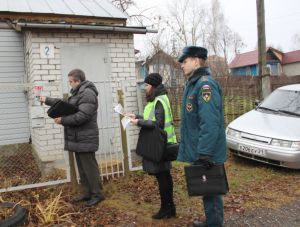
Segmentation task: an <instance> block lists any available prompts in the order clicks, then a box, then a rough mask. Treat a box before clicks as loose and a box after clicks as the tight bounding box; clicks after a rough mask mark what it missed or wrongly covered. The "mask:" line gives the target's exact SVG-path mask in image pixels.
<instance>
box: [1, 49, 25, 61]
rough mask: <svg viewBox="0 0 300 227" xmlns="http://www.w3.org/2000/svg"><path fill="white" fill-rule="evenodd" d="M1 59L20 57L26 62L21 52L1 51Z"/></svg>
mask: <svg viewBox="0 0 300 227" xmlns="http://www.w3.org/2000/svg"><path fill="white" fill-rule="evenodd" d="M0 57H20V58H21V59H23V61H24V53H23V52H21V51H0ZM0 62H2V61H1V60H0Z"/></svg>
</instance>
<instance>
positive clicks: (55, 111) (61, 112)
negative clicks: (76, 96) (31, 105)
mask: <svg viewBox="0 0 300 227" xmlns="http://www.w3.org/2000/svg"><path fill="white" fill-rule="evenodd" d="M77 112H78V108H77V107H76V106H74V105H72V104H70V103H67V102H64V101H62V100H58V101H57V102H56V103H54V105H52V106H51V107H50V108H49V110H48V111H47V114H48V116H49V117H51V118H57V117H61V116H67V115H70V114H74V113H77Z"/></svg>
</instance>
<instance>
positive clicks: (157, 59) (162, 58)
mask: <svg viewBox="0 0 300 227" xmlns="http://www.w3.org/2000/svg"><path fill="white" fill-rule="evenodd" d="M146 63H147V64H149V65H152V64H168V65H172V66H173V67H175V68H177V69H180V68H181V67H180V65H181V64H180V63H179V62H178V61H176V59H175V58H173V57H172V56H171V55H169V54H167V53H165V52H164V51H162V50H159V51H158V52H157V53H155V54H154V55H153V56H151V57H149V58H148V59H147V60H146Z"/></svg>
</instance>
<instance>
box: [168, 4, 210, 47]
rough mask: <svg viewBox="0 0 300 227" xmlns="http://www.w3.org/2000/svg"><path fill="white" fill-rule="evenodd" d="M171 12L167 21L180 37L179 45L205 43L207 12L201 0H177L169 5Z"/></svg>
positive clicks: (172, 30)
mask: <svg viewBox="0 0 300 227" xmlns="http://www.w3.org/2000/svg"><path fill="white" fill-rule="evenodd" d="M169 14H170V15H167V17H166V18H165V23H166V25H167V27H168V28H169V29H170V32H172V33H173V36H174V38H176V39H178V41H179V42H178V47H179V48H182V47H183V46H187V45H204V42H205V41H206V38H205V35H206V33H205V28H206V25H205V23H206V22H207V20H206V14H205V7H204V6H203V4H202V3H201V1H200V0H198V1H193V0H183V1H181V0H176V1H172V5H170V6H169Z"/></svg>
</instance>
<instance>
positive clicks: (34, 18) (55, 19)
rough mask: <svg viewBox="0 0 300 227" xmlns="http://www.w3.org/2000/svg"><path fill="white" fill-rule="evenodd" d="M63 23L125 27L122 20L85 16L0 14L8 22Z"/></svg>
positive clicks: (0, 17) (124, 22)
mask: <svg viewBox="0 0 300 227" xmlns="http://www.w3.org/2000/svg"><path fill="white" fill-rule="evenodd" d="M62 18H63V21H64V22H66V23H71V24H83V25H90V24H99V25H113V24H121V25H126V19H125V18H124V19H122V18H97V17H87V16H72V15H63V16H62V15H49V14H42V13H41V14H39V13H36V14H30V13H22V14H20V13H13V12H10V13H5V12H3V13H1V14H0V19H10V20H18V21H22V20H25V21H27V22H48V21H52V23H61V22H62Z"/></svg>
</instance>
